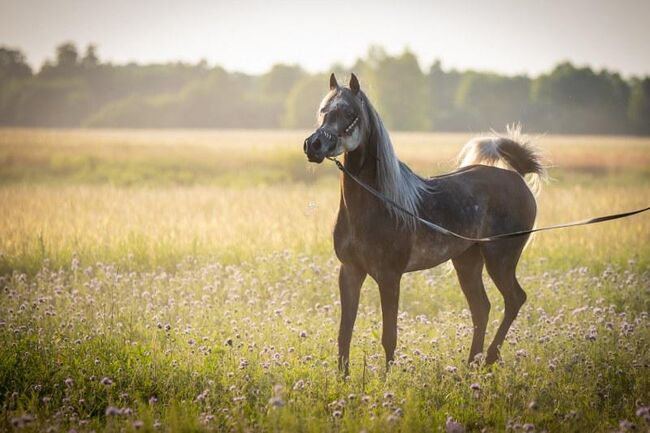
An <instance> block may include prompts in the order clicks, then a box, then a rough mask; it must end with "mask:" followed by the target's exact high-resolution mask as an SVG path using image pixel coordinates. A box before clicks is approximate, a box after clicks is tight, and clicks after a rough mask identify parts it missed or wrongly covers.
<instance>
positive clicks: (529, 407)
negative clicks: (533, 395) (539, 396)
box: [528, 400, 539, 410]
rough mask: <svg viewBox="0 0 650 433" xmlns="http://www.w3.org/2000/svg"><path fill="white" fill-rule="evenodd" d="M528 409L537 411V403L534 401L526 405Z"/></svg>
mask: <svg viewBox="0 0 650 433" xmlns="http://www.w3.org/2000/svg"><path fill="white" fill-rule="evenodd" d="M528 409H530V410H537V409H539V405H538V404H537V402H536V401H535V400H533V401H531V402H530V403H528Z"/></svg>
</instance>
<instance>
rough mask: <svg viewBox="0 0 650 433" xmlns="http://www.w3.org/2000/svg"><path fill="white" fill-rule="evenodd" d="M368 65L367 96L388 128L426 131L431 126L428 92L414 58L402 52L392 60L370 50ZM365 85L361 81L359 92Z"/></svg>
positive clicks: (385, 55) (381, 53) (379, 51)
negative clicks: (372, 98)
mask: <svg viewBox="0 0 650 433" xmlns="http://www.w3.org/2000/svg"><path fill="white" fill-rule="evenodd" d="M367 63H368V68H369V69H370V70H371V71H372V74H371V77H370V79H371V81H370V83H369V87H370V90H371V91H370V92H369V93H370V94H371V96H373V97H374V101H375V103H376V106H377V109H378V110H379V112H380V115H381V117H382V119H383V120H384V121H385V123H386V125H387V127H389V128H395V129H402V130H424V129H428V128H429V127H430V125H431V121H430V116H429V111H428V108H429V104H428V100H429V96H428V88H427V85H426V80H425V77H424V75H423V74H422V70H421V69H420V65H419V64H418V61H417V58H416V57H415V55H414V54H413V53H412V52H410V51H408V50H405V51H404V52H403V53H402V54H401V55H399V56H396V57H391V56H389V55H387V54H386V53H385V52H384V51H383V50H381V49H377V48H372V49H371V50H370V51H369V53H368V61H367ZM366 82H368V81H366V80H363V79H362V86H361V87H362V89H364V83H366ZM366 88H367V87H366Z"/></svg>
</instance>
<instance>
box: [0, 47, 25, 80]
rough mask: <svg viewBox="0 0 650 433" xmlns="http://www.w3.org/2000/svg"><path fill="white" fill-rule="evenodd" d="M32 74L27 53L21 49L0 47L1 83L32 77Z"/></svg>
mask: <svg viewBox="0 0 650 433" xmlns="http://www.w3.org/2000/svg"><path fill="white" fill-rule="evenodd" d="M31 75H32V68H30V67H29V65H28V64H27V61H26V60H25V55H24V54H23V53H22V52H20V50H15V49H11V48H9V47H4V46H2V47H0V84H4V83H8V82H9V81H10V80H14V79H20V78H27V77H31Z"/></svg>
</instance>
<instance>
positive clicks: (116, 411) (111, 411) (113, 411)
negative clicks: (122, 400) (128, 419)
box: [104, 406, 122, 416]
mask: <svg viewBox="0 0 650 433" xmlns="http://www.w3.org/2000/svg"><path fill="white" fill-rule="evenodd" d="M104 413H105V414H106V416H120V415H122V409H120V408H119V407H115V406H108V407H107V408H106V411H105V412H104Z"/></svg>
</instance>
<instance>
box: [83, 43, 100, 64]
mask: <svg viewBox="0 0 650 433" xmlns="http://www.w3.org/2000/svg"><path fill="white" fill-rule="evenodd" d="M98 64H99V58H98V57H97V46H96V45H94V44H88V46H87V47H86V54H84V57H83V59H81V65H82V66H83V67H84V68H86V69H90V68H94V67H95V66H97V65H98Z"/></svg>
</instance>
